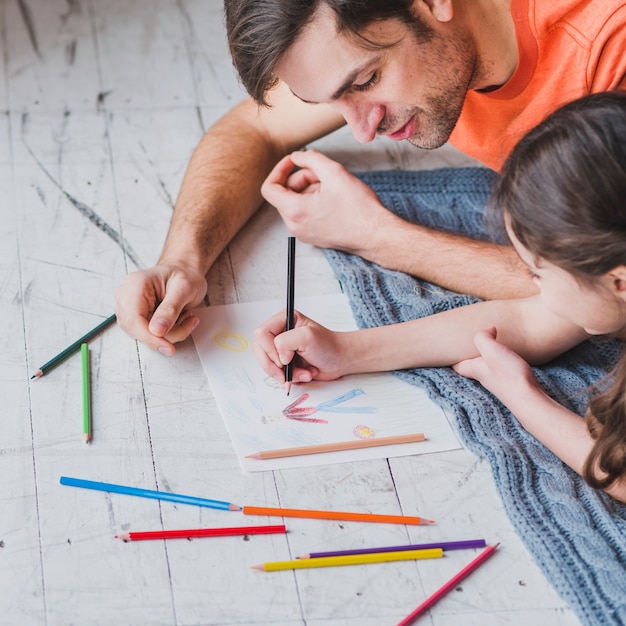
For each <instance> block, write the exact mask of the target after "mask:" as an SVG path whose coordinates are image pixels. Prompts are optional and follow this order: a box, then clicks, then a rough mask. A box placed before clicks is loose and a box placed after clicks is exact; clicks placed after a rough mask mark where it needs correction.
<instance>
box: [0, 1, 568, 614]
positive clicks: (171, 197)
mask: <svg viewBox="0 0 626 626" xmlns="http://www.w3.org/2000/svg"><path fill="white" fill-rule="evenodd" d="M0 41H1V59H0V110H1V111H2V116H1V118H0V193H1V198H2V203H1V205H0V206H1V209H0V210H1V212H2V213H1V215H2V220H1V223H2V227H1V230H0V243H1V247H0V250H1V252H2V253H1V254H0V306H1V307H2V308H1V320H2V334H1V339H0V350H1V353H2V358H1V359H0V393H1V398H2V402H3V411H2V430H1V435H0V623H1V624H7V625H19V626H21V625H31V624H32V625H35V624H37V625H39V624H49V625H50V626H52V625H62V626H66V625H70V624H76V625H80V626H87V625H91V624H93V625H96V624H97V625H107V626H108V625H111V624H129V625H139V626H152V625H157V624H159V625H180V626H183V625H185V626H191V625H199V624H203V625H205V624H206V625H208V624H239V625H246V624H280V625H282V626H295V625H302V624H309V625H313V624H315V625H324V626H341V625H344V624H346V625H355V626H356V625H358V626H381V625H382V626H385V625H392V624H395V623H397V622H398V621H399V620H400V619H401V618H402V617H404V616H405V615H407V614H408V613H410V612H411V611H412V610H413V609H414V608H415V607H416V606H417V605H418V604H419V603H420V602H421V601H422V600H423V599H424V598H425V597H426V595H428V594H430V593H431V592H432V591H434V590H435V589H436V588H437V587H439V586H440V585H441V584H442V583H443V582H444V581H446V580H447V579H448V578H449V577H450V576H451V575H452V574H453V573H455V572H456V571H457V570H459V569H460V568H461V567H462V566H464V565H465V563H467V562H468V561H469V560H471V558H473V556H474V554H473V553H467V552H463V553H461V552H456V553H449V554H448V555H447V556H446V557H445V559H443V560H441V561H431V562H405V563H399V564H381V565H367V566H356V567H344V568H333V569H326V570H309V571H300V572H298V573H295V574H294V573H293V572H278V573H264V572H259V571H253V570H250V569H249V566H250V565H253V564H256V563H260V562H263V561H267V560H275V559H285V558H289V557H293V556H296V555H298V554H301V553H304V552H309V551H315V550H326V549H332V548H349V547H356V546H363V545H388V544H394V543H395V544H398V543H409V542H418V541H423V540H427V541H430V540H436V539H446V540H454V539H465V538H468V539H469V538H481V537H484V538H485V539H487V541H488V542H490V543H495V542H498V541H499V542H501V549H500V550H499V552H498V554H497V555H496V556H495V557H494V558H493V559H491V560H490V561H489V563H488V564H486V565H485V566H483V567H482V568H481V569H480V570H479V571H478V572H476V573H475V574H474V575H473V576H472V577H471V578H469V579H467V580H466V581H465V582H464V583H463V584H462V585H461V588H459V589H457V590H456V591H454V592H453V593H451V594H450V595H449V596H448V597H447V598H446V599H444V600H443V601H442V602H440V603H439V604H438V605H437V606H436V607H435V608H434V609H433V610H432V611H431V613H430V614H428V615H427V616H425V617H424V618H423V620H422V621H423V623H425V624H431V625H434V626H456V625H463V626H496V625H501V624H507V625H514V626H516V625H520V626H521V625H522V624H527V623H529V622H532V623H533V624H536V625H537V626H541V625H543V626H575V625H576V624H578V623H579V622H578V620H577V619H576V618H575V616H574V615H573V614H572V613H571V611H569V610H568V609H567V607H566V606H565V603H564V602H563V600H561V599H560V598H559V597H558V596H557V594H556V593H555V592H554V590H553V589H552V588H551V586H550V583H549V582H548V581H547V580H546V579H545V577H544V576H543V575H542V574H541V573H540V571H539V570H538V568H537V567H536V565H535V564H534V562H533V560H532V558H531V556H530V555H529V554H528V552H527V551H526V550H525V548H524V547H523V545H522V543H521V541H520V539H519V538H518V537H517V536H516V535H515V533H514V531H513V529H512V527H511V525H510V523H509V521H508V520H507V518H506V516H505V514H504V512H503V510H502V506H501V504H500V502H499V499H498V497H497V495H496V493H495V490H494V487H493V484H492V480H491V477H490V473H489V469H488V467H487V466H486V463H485V462H483V461H482V460H480V459H478V458H476V457H475V456H473V455H472V454H471V453H469V452H467V451H464V450H459V451H454V452H450V453H443V454H434V455H425V456H419V457H413V458H401V459H393V460H391V461H389V462H386V461H385V460H381V461H377V462H368V463H355V464H338V465H332V466H326V467H322V468H312V469H298V470H291V471H282V472H262V473H257V474H253V475H244V474H243V473H242V472H241V470H240V468H239V465H238V462H237V459H236V458H235V456H234V453H233V451H232V449H231V446H230V442H229V439H228V435H227V433H226V431H225V429H224V425H223V423H222V420H221V417H220V415H219V413H218V410H217V406H216V404H215V401H214V398H213V396H212V394H211V390H210V387H209V384H208V382H207V380H206V379H205V376H204V374H203V372H202V369H201V367H200V363H199V361H198V358H197V356H196V353H195V349H194V346H193V344H192V343H191V342H187V343H186V344H184V345H183V346H181V348H180V350H179V352H178V354H177V355H176V357H174V358H166V357H164V356H162V355H160V354H157V353H152V352H150V351H148V350H147V349H146V348H145V347H143V346H137V345H136V344H135V342H133V341H131V340H130V339H129V338H128V337H127V336H125V335H124V334H123V333H122V332H121V331H120V330H119V329H118V328H116V327H114V328H112V329H109V330H108V331H107V332H106V333H105V334H104V335H102V336H101V337H100V338H98V339H97V340H95V341H94V342H93V343H92V344H91V348H92V376H93V411H94V441H93V443H92V444H91V445H89V446H87V445H85V444H84V443H83V441H82V430H81V427H82V423H81V419H82V418H81V370H80V359H79V358H77V357H73V358H72V359H70V360H69V361H67V362H66V363H64V364H63V365H61V366H59V367H58V368H56V369H55V370H54V371H52V372H50V373H49V374H48V375H47V376H45V377H43V378H41V379H38V380H31V379H30V375H31V374H32V372H33V371H34V370H35V369H36V368H37V367H38V366H40V365H41V364H42V363H44V362H45V361H47V360H48V359H49V358H50V357H52V356H54V355H55V354H56V353H58V352H59V351H60V350H61V349H62V348H64V347H65V346H67V345H69V344H70V343H72V342H73V341H74V340H75V339H77V338H78V337H79V336H80V335H82V334H83V333H84V332H86V331H87V330H88V329H90V328H92V327H93V326H95V325H96V324H97V323H98V322H100V321H101V320H102V319H104V318H105V317H107V316H108V315H110V314H111V313H112V311H113V291H114V289H115V287H116V286H117V285H118V284H120V283H121V281H122V279H123V276H124V275H125V273H126V272H128V271H132V270H134V269H136V267H137V266H143V267H147V266H149V265H151V264H152V263H153V262H154V261H155V260H156V258H157V255H158V253H159V251H160V248H161V244H162V242H163V239H164V236H165V233H166V229H167V225H168V222H169V219H170V215H171V212H172V206H173V203H174V201H175V198H176V194H177V191H178V188H179V184H180V181H181V178H182V175H183V172H184V168H185V166H186V163H187V160H188V158H189V156H190V154H191V151H192V149H193V147H194V146H195V145H196V143H197V142H198V140H199V139H200V137H201V135H202V133H203V131H204V130H206V129H207V128H208V127H209V126H210V124H211V123H212V122H213V121H214V120H215V119H217V118H218V116H220V115H221V114H222V113H223V112H224V111H226V110H227V108H228V107H229V106H230V105H231V104H232V103H234V102H236V101H237V100H239V99H240V98H241V97H242V93H241V91H240V87H239V86H238V83H237V80H236V77H235V76H234V73H233V70H232V69H231V64H230V60H229V58H228V55H227V52H226V46H225V43H224V37H223V33H222V22H221V2H219V1H218V0H130V1H129V0H0ZM320 145H321V147H322V148H324V149H326V150H327V151H328V152H330V153H332V154H334V155H335V156H336V158H338V159H340V160H342V161H343V162H344V163H346V164H347V165H348V166H350V167H352V168H354V169H373V168H380V167H390V166H391V167H435V166H439V165H462V164H466V163H469V161H468V160H467V159H465V158H464V157H462V156H461V155H459V154H457V153H455V152H454V151H453V150H452V149H449V148H445V149H443V150H440V151H436V152H433V153H423V152H420V151H418V150H416V149H414V148H410V147H407V148H406V149H405V148H404V147H401V146H398V145H397V144H391V143H385V142H383V143H375V144H374V145H373V146H369V147H368V148H367V149H364V148H363V147H360V146H358V144H356V143H354V142H353V141H352V140H351V138H350V135H349V133H347V132H341V133H338V134H337V135H336V136H335V137H331V138H329V139H327V140H326V141H325V142H322V143H321V144H320ZM285 234H286V232H285V230H284V227H283V226H282V224H281V223H280V221H279V220H278V219H277V217H276V215H275V213H274V212H273V211H272V210H271V209H270V208H267V207H266V208H265V209H264V210H263V211H261V212H260V213H259V214H258V215H257V216H256V217H255V218H254V219H253V220H252V221H251V223H250V224H249V225H248V226H247V227H246V229H245V231H244V232H242V233H241V234H240V236H239V237H238V238H237V239H236V240H235V241H234V242H233V243H232V245H231V246H230V247H229V248H228V250H227V251H226V252H225V253H224V254H223V255H222V257H221V258H220V260H219V263H218V264H217V265H216V267H215V268H214V270H213V271H212V272H211V274H210V288H209V298H210V301H211V302H212V303H214V304H220V303H230V302H237V301H240V302H246V301H255V300H260V299H267V298H281V297H283V295H284V273H285ZM123 242H125V243H123ZM123 246H124V247H125V249H126V254H124V252H123V250H122V247H123ZM298 252H299V259H298V271H299V278H298V294H301V295H315V294H321V293H332V292H336V291H337V290H338V288H339V287H338V284H337V281H336V280H335V279H334V278H333V276H332V275H331V272H330V271H329V268H328V266H327V265H326V262H325V260H324V258H323V256H322V254H321V252H320V251H319V250H315V249H311V248H307V247H306V246H303V245H302V246H300V247H299V250H298ZM61 475H67V476H75V477H80V478H86V479H91V480H100V481H107V482H115V483H121V484H127V485H134V486H140V487H144V488H148V489H160V490H170V491H174V492H179V493H186V494H190V495H197V496H204V497H208V498H214V499H221V500H229V501H232V502H236V503H238V504H250V505H251V504H266V505H268V506H278V505H282V506H288V507H300V508H307V507H308V508H316V507H317V508H324V507H326V508H334V509H337V510H363V511H368V510H369V511H374V512H388V513H401V512H403V513H404V514H421V515H424V516H426V517H430V518H433V519H435V520H437V524H436V526H433V527H430V528H424V527H414V528H405V527H395V526H388V525H376V524H370V525H366V524H358V523H336V522H320V521H315V520H286V522H287V525H288V528H289V534H288V535H287V536H279V535H276V536H265V537H263V536H255V537H251V538H249V540H244V539H242V538H241V537H230V538H223V539H198V540H194V541H187V540H177V541H169V542H162V541H158V542H137V543H129V544H125V543H122V542H120V541H119V540H116V539H114V538H113V536H114V535H115V534H116V533H118V532H123V531H129V530H153V529H158V528H189V527H198V526H212V525H213V526H224V525H237V524H240V525H244V524H245V523H255V522H254V521H252V522H250V520H249V519H246V520H242V519H239V514H237V513H231V514H225V513H224V512H222V511H213V510H210V509H197V508H195V507H189V506H184V505H173V504H169V503H159V502H157V501H154V500H145V499H140V498H131V497H128V496H122V495H114V494H105V493H101V492H93V491H86V490H81V489H73V488H69V487H62V486H60V485H59V477H60V476H61ZM225 515H232V516H233V517H229V518H227V519H228V521H227V522H226V521H225V520H226V518H225V517H224V516H225ZM264 521H265V520H258V523H263V522H264ZM270 521H271V522H273V523H277V522H278V520H275V519H272V520H267V523H269V522H270Z"/></svg>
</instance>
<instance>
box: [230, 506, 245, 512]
mask: <svg viewBox="0 0 626 626" xmlns="http://www.w3.org/2000/svg"><path fill="white" fill-rule="evenodd" d="M228 510H229V511H241V510H243V507H241V506H239V505H238V504H229V505H228Z"/></svg>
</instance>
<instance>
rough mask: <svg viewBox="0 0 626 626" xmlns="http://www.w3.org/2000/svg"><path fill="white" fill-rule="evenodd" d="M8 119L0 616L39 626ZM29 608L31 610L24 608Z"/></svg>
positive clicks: (3, 138)
mask: <svg viewBox="0 0 626 626" xmlns="http://www.w3.org/2000/svg"><path fill="white" fill-rule="evenodd" d="M8 121H9V120H8V117H7V116H3V118H2V120H1V122H0V162H1V163H2V165H1V168H0V194H1V197H2V207H3V208H2V229H1V230H0V249H2V255H0V312H1V318H2V327H3V332H2V334H1V335H0V345H1V350H2V359H0V397H2V400H3V409H4V410H3V416H4V417H3V420H2V422H3V423H2V437H1V441H2V445H1V447H0V480H1V481H2V482H1V489H0V559H1V560H2V567H0V589H1V590H2V591H1V592H0V599H1V608H0V611H1V613H2V615H3V619H6V620H8V622H14V623H18V621H19V622H21V623H23V624H38V623H41V622H42V620H43V619H44V617H45V598H44V596H43V590H42V584H41V583H42V555H41V551H40V542H39V533H40V530H41V528H40V525H39V519H38V518H37V515H36V511H37V484H36V480H35V478H36V477H35V466H34V463H33V460H34V459H33V448H32V437H31V426H32V421H31V418H32V413H31V409H30V398H29V392H28V382H27V381H28V374H27V362H26V353H25V349H24V323H23V315H22V312H23V310H22V303H23V298H24V293H23V289H22V281H21V266H20V257H19V237H18V229H17V213H18V211H17V207H16V206H15V196H14V185H13V175H12V168H11V166H10V160H9V146H10V141H9V132H8ZM26 607H27V608H26Z"/></svg>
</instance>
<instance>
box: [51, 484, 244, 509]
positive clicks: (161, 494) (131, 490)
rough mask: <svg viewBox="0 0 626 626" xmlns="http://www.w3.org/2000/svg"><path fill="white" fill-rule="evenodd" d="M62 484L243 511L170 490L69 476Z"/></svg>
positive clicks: (228, 503) (233, 505)
mask: <svg viewBox="0 0 626 626" xmlns="http://www.w3.org/2000/svg"><path fill="white" fill-rule="evenodd" d="M60 482H61V484H62V485H67V486H68V487H83V488H84V489H95V490H96V491H109V492H111V493H122V494H125V495H127V496H138V497H140V498H153V499H154V500H167V501H168V502H179V503H181V504H192V505H195V506H204V507H207V508H209V509H222V510H225V511H241V507H240V506H239V505H237V504H231V503H230V502H222V501H221V500H209V499H207V498H197V497H195V496H184V495H181V494H178V493H170V492H168V491H152V490H151V489H138V488H137V487H126V486H124V485H114V484H112V483H100V482H95V481H93V480H83V479H82V478H69V477H68V476H61V480H60Z"/></svg>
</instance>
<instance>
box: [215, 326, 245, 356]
mask: <svg viewBox="0 0 626 626" xmlns="http://www.w3.org/2000/svg"><path fill="white" fill-rule="evenodd" d="M213 341H214V342H215V344H216V345H218V346H219V347H220V348H224V350H230V351H231V352H245V351H246V350H247V349H248V347H249V344H248V340H247V339H246V338H245V337H244V336H243V335H242V334H241V333H237V332H235V331H233V330H220V331H219V332H217V333H215V334H214V335H213Z"/></svg>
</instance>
